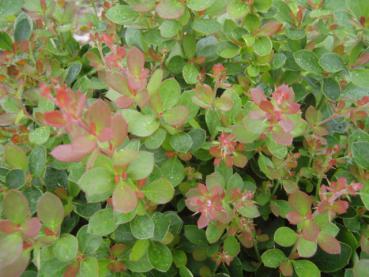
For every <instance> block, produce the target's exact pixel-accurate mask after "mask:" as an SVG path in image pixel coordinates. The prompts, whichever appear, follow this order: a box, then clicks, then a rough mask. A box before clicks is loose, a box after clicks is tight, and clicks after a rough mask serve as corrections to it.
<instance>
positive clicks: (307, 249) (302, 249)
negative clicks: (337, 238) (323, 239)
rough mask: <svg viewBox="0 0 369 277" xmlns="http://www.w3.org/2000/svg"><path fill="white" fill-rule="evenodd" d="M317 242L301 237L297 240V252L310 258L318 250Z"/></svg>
mask: <svg viewBox="0 0 369 277" xmlns="http://www.w3.org/2000/svg"><path fill="white" fill-rule="evenodd" d="M317 247H318V246H317V243H316V242H315V241H310V240H306V239H304V238H299V240H298V241H297V252H298V253H299V255H300V257H304V258H310V257H312V256H313V255H314V254H315V253H316V250H317Z"/></svg>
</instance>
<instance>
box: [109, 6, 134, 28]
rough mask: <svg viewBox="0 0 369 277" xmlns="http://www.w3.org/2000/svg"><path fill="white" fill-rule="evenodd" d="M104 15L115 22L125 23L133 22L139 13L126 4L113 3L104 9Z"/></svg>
mask: <svg viewBox="0 0 369 277" xmlns="http://www.w3.org/2000/svg"><path fill="white" fill-rule="evenodd" d="M106 17H107V18H108V19H109V20H110V21H112V22H113V23H115V24H119V25H125V24H130V23H133V22H135V20H136V19H137V18H138V17H139V14H138V13H137V12H135V11H134V10H133V9H132V8H131V7H130V6H128V5H119V4H118V5H115V6H113V7H111V8H110V9H109V10H107V11H106Z"/></svg>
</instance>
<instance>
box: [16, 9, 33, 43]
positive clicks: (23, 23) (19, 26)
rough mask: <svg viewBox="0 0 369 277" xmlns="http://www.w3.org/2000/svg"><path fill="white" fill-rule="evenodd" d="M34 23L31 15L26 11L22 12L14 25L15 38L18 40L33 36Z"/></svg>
mask: <svg viewBox="0 0 369 277" xmlns="http://www.w3.org/2000/svg"><path fill="white" fill-rule="evenodd" d="M32 30H33V23H32V19H31V17H29V16H28V15H27V14H26V13H23V12H22V13H20V14H19V15H18V16H17V19H16V20H15V25H14V40H15V41H16V42H19V41H26V40H28V39H29V38H30V37H31V34H32Z"/></svg>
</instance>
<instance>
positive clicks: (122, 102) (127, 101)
mask: <svg viewBox="0 0 369 277" xmlns="http://www.w3.org/2000/svg"><path fill="white" fill-rule="evenodd" d="M115 103H116V104H117V107H118V108H121V109H127V108H129V107H130V106H132V104H133V103H134V100H133V99H132V98H130V97H128V96H124V95H123V96H121V97H119V98H118V99H117V100H116V101H115Z"/></svg>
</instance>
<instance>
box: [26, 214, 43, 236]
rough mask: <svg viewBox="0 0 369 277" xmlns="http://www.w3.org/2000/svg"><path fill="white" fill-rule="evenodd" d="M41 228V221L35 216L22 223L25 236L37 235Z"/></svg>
mask: <svg viewBox="0 0 369 277" xmlns="http://www.w3.org/2000/svg"><path fill="white" fill-rule="evenodd" d="M40 229H41V222H40V220H39V219H38V218H37V217H33V218H31V219H29V220H28V221H27V222H26V223H25V224H24V225H23V232H24V234H25V235H26V236H27V237H30V238H33V237H36V236H37V235H38V232H39V231H40Z"/></svg>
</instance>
